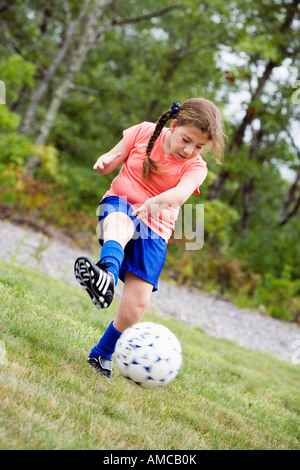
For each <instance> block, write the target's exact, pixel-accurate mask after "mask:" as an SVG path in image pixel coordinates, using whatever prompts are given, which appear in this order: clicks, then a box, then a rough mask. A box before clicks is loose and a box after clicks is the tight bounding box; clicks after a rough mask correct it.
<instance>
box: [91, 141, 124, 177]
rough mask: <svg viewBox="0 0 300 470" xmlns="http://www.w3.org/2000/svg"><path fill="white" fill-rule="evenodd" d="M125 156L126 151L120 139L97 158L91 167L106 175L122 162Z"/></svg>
mask: <svg viewBox="0 0 300 470" xmlns="http://www.w3.org/2000/svg"><path fill="white" fill-rule="evenodd" d="M127 157H128V152H127V150H126V147H125V145H124V143H123V140H121V141H120V142H119V143H118V144H117V145H116V146H115V147H114V148H113V149H111V150H110V151H109V152H107V153H105V154H104V155H101V157H99V158H98V160H97V161H96V163H95V165H94V166H93V169H94V170H96V171H99V173H101V175H107V173H110V172H111V171H113V170H114V169H115V168H117V166H119V165H120V164H121V163H123V162H124V161H125V160H126V158H127Z"/></svg>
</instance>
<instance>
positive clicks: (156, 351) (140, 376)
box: [115, 322, 182, 388]
mask: <svg viewBox="0 0 300 470" xmlns="http://www.w3.org/2000/svg"><path fill="white" fill-rule="evenodd" d="M115 359H116V364H117V367H118V369H119V371H120V374H121V375H123V376H124V377H125V378H126V379H128V380H130V381H132V382H134V383H135V384H137V385H140V386H141V387H143V388H156V387H162V386H164V385H167V384H168V383H170V382H171V380H173V379H174V378H175V377H176V375H177V374H178V371H179V369H180V367H181V363H182V349H181V345H180V342H179V341H178V339H177V338H176V336H175V335H174V333H172V332H171V331H170V330H169V329H168V328H166V327H165V326H163V325H159V324H158V323H152V322H143V323H136V324H135V325H133V326H131V327H129V328H127V329H126V330H125V331H124V332H123V333H122V335H121V336H120V338H119V339H118V341H117V343H116V348H115Z"/></svg>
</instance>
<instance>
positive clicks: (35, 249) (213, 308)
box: [0, 220, 300, 364]
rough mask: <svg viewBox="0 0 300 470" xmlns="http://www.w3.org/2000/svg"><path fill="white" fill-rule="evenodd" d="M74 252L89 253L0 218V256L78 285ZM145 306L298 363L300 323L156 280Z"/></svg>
mask: <svg viewBox="0 0 300 470" xmlns="http://www.w3.org/2000/svg"><path fill="white" fill-rule="evenodd" d="M78 255H87V256H90V254H89V253H85V252H84V250H78V249H75V248H73V247H71V246H70V245H69V244H66V243H64V242H62V241H60V240H58V239H55V238H52V237H48V236H45V235H44V234H42V233H39V232H35V231H32V230H30V229H27V228H24V227H23V226H18V225H13V224H11V223H10V222H7V221H1V220H0V259H3V260H7V261H11V262H14V263H15V264H20V265H25V266H27V267H33V268H35V269H38V270H40V271H42V272H44V273H45V274H48V275H50V276H53V277H55V278H57V279H62V280H64V281H66V282H67V283H70V284H73V285H76V286H78V288H80V287H79V285H78V284H77V282H76V280H75V279H74V275H73V265H74V260H75V259H76V258H77V256H78ZM90 257H91V256H90ZM92 259H93V257H92ZM94 261H95V260H94ZM62 263H63V267H62ZM121 292H122V282H119V283H118V285H117V291H116V295H117V297H120V295H121ZM150 307H151V308H153V309H155V311H156V312H157V314H158V315H160V316H162V317H170V316H174V317H176V318H177V319H179V320H180V321H182V322H183V323H185V324H188V325H189V326H191V327H193V328H200V329H202V330H204V331H205V332H206V333H207V334H209V335H211V336H214V337H216V338H225V339H228V340H230V341H233V342H235V343H236V344H238V345H239V346H242V347H245V348H248V349H252V350H257V351H263V352H269V353H272V354H273V355H275V356H277V357H278V358H280V359H283V360H285V361H288V362H290V363H294V364H298V363H299V353H298V351H299V349H300V327H299V326H297V325H295V324H289V323H285V322H282V321H280V320H276V319H274V318H269V317H265V316H263V315H260V314H258V313H255V312H251V311H248V310H244V309H240V308H237V307H235V306H234V305H233V304H232V303H231V302H228V301H224V300H220V299H216V298H215V297H213V296H211V295H208V294H203V293H200V292H198V291H196V290H195V289H189V288H186V287H178V286H176V285H173V284H169V283H167V282H164V281H160V284H159V290H158V291H157V292H156V293H154V294H153V295H152V300H151V304H150ZM295 358H296V360H295Z"/></svg>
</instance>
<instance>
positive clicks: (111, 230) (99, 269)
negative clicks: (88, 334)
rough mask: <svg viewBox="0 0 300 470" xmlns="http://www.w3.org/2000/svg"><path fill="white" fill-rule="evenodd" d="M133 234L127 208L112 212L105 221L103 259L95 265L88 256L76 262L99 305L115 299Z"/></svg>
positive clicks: (80, 276) (84, 284) (78, 272)
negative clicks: (125, 254) (125, 212)
mask: <svg viewBox="0 0 300 470" xmlns="http://www.w3.org/2000/svg"><path fill="white" fill-rule="evenodd" d="M133 235H134V224H133V222H132V220H131V219H130V217H128V215H126V214H124V213H123V212H112V213H110V214H108V215H107V216H106V218H105V219H104V221H103V227H102V238H103V241H104V243H103V246H102V250H101V258H100V261H99V262H98V263H97V264H96V265H95V264H93V263H92V262H91V261H90V260H89V259H88V258H85V257H80V258H78V259H77V260H76V262H75V266H74V271H75V276H76V279H77V280H78V282H79V283H80V285H81V287H82V288H83V289H85V290H86V291H87V293H88V294H89V296H90V297H91V299H92V301H93V303H94V304H95V305H96V307H97V308H107V307H108V306H109V305H110V304H111V302H112V299H113V295H114V288H115V286H116V284H117V282H118V278H119V271H120V267H121V264H122V261H123V259H124V248H125V245H126V244H127V243H128V241H129V240H130V239H131V238H132V237H133Z"/></svg>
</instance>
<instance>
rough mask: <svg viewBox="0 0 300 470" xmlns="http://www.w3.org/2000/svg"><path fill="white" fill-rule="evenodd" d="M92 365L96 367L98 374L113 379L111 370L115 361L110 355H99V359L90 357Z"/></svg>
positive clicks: (89, 360) (89, 361)
mask: <svg viewBox="0 0 300 470" xmlns="http://www.w3.org/2000/svg"><path fill="white" fill-rule="evenodd" d="M87 362H88V363H89V364H90V365H91V366H92V367H94V368H95V369H96V371H97V372H98V374H100V375H102V376H103V377H105V378H106V379H107V380H111V371H112V369H113V361H112V359H110V358H109V357H103V356H99V357H98V359H96V358H94V357H90V358H89V359H88V361H87Z"/></svg>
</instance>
